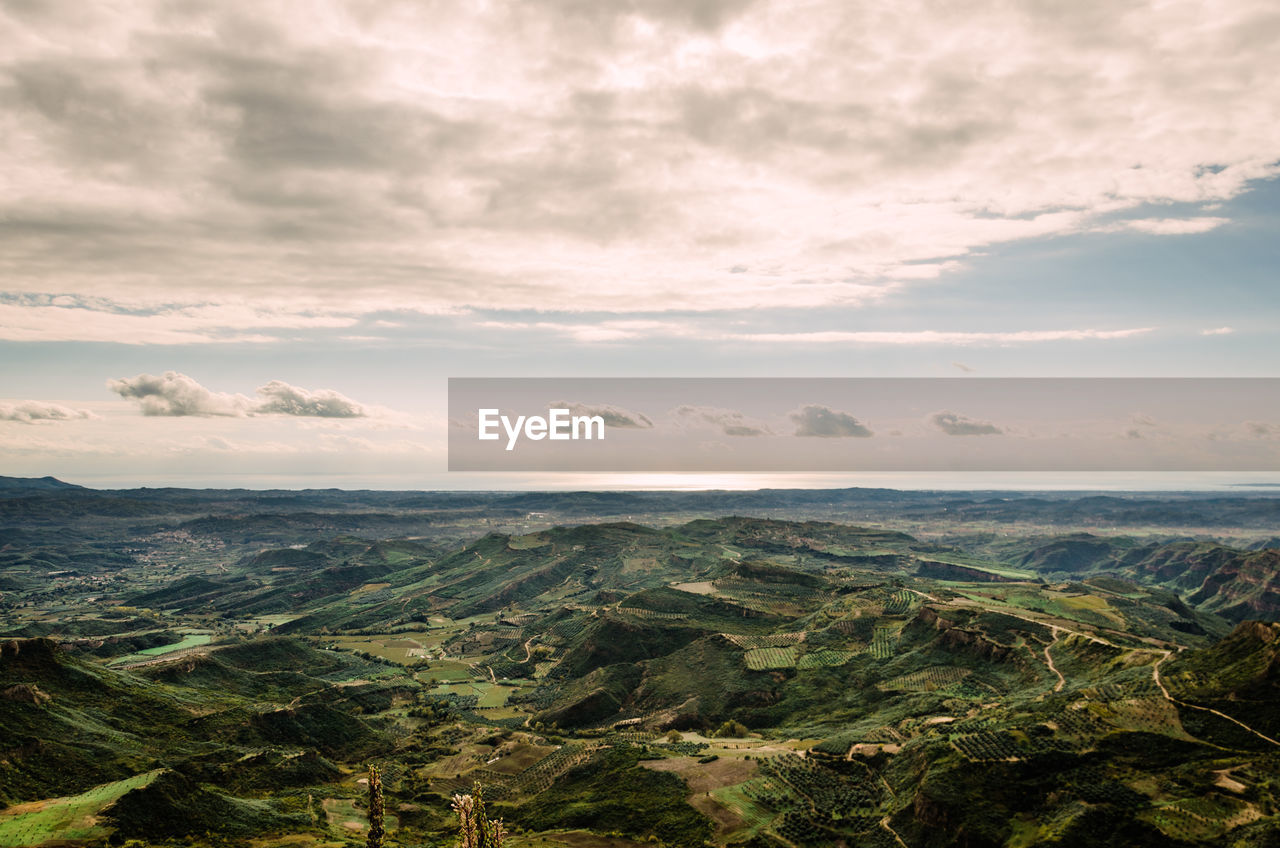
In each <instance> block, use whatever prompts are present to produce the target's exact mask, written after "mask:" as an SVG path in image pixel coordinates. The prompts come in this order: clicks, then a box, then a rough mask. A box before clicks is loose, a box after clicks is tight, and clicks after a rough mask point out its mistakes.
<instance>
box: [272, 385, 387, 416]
mask: <svg viewBox="0 0 1280 848" xmlns="http://www.w3.org/2000/svg"><path fill="white" fill-rule="evenodd" d="M258 394H259V395H261V396H262V401H261V402H260V403H258V404H257V405H256V406H254V407H253V414H255V415H297V416H302V417H310V418H364V417H365V416H367V415H368V413H367V412H366V410H365V408H364V407H363V406H361V405H360V404H358V403H356V402H355V401H353V400H352V399H351V398H349V397H347V396H345V395H342V394H339V393H338V392H335V391H333V390H332V389H319V390H318V391H314V392H309V391H307V390H306V389H300V388H298V387H297V386H291V385H289V384H288V383H283V382H281V381H279V380H272V381H271V382H270V383H267V384H266V385H265V386H261V387H259V389H258Z"/></svg>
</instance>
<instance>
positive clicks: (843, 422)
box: [787, 404, 872, 439]
mask: <svg viewBox="0 0 1280 848" xmlns="http://www.w3.org/2000/svg"><path fill="white" fill-rule="evenodd" d="M787 417H788V418H790V419H791V420H792V422H794V423H795V425H796V430H795V435H797V436H817V437H820V438H835V439H844V438H858V439H866V438H870V437H871V435H872V433H871V431H870V430H868V429H867V428H866V427H865V426H864V425H863V424H862V423H861V422H860V421H858V419H856V418H854V417H853V416H852V415H850V414H849V413H847V412H839V411H837V410H834V409H831V408H829V407H826V406H819V405H817V404H808V405H806V406H803V407H801V408H800V409H797V410H796V411H794V412H792V413H789V414H788V416H787Z"/></svg>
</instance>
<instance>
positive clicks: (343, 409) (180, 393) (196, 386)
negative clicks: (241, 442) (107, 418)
mask: <svg viewBox="0 0 1280 848" xmlns="http://www.w3.org/2000/svg"><path fill="white" fill-rule="evenodd" d="M107 388H108V389H110V390H111V391H113V392H115V393H116V394H118V395H120V397H122V398H126V399H129V400H135V401H137V402H138V406H139V407H140V408H141V410H142V414H143V415H156V416H174V417H181V416H225V417H233V418H242V417H247V416H251V415H292V416H298V417H306V418H362V417H365V416H366V415H368V411H367V410H366V408H365V407H363V406H361V405H360V404H358V403H356V402H355V401H353V400H351V399H350V398H348V397H346V396H345V395H342V394H339V393H338V392H335V391H332V390H330V389H320V390H318V391H314V392H312V391H308V390H306V389H302V388H298V387H297V386H291V385H289V384H288V383H284V382H281V381H280V380H272V381H271V382H269V383H267V384H266V385H264V386H261V387H259V388H258V390H257V394H258V399H257V400H254V399H252V398H248V397H245V396H244V395H242V394H230V393H227V392H215V391H212V390H210V389H208V388H206V387H204V386H202V385H201V384H200V383H198V382H196V381H195V380H194V379H192V378H191V377H188V376H187V375H186V374H180V373H178V372H176V371H166V372H165V373H164V374H162V375H160V376H156V375H153V374H139V375H138V376H136V377H126V378H123V379H120V380H108V381H107Z"/></svg>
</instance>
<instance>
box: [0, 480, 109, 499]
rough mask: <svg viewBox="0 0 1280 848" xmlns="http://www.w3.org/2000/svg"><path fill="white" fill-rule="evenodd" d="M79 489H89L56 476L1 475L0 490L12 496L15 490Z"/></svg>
mask: <svg viewBox="0 0 1280 848" xmlns="http://www.w3.org/2000/svg"><path fill="white" fill-rule="evenodd" d="M68 489H79V490H81V491H86V492H87V491H89V490H88V489H86V488H85V487H84V486H77V485H76V484H75V483H66V482H63V481H62V480H59V479H58V478H56V477H4V476H0V492H3V493H4V495H5V496H10V495H12V494H13V493H14V492H24V493H25V492H33V491H35V492H49V491H66V490H68Z"/></svg>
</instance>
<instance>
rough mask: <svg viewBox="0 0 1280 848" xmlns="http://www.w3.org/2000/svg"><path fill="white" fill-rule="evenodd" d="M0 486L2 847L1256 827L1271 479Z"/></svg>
mask: <svg viewBox="0 0 1280 848" xmlns="http://www.w3.org/2000/svg"><path fill="white" fill-rule="evenodd" d="M16 492H17V494H10V495H8V496H4V495H0V517H3V520H4V522H8V523H7V524H4V523H0V542H2V543H3V544H0V548H3V550H0V581H3V583H0V592H3V595H2V596H0V610H2V611H3V613H4V616H3V618H0V621H3V625H0V626H2V627H3V628H4V630H5V637H4V638H3V639H0V681H3V683H0V740H2V741H0V803H4V804H7V805H9V806H8V807H7V808H6V809H5V810H3V811H0V846H14V848H18V846H23V848H25V846H37V845H43V844H57V843H59V842H61V843H63V844H67V843H77V844H85V845H92V844H100V843H102V842H104V841H110V842H113V843H116V844H127V843H129V841H130V840H132V841H134V842H135V843H141V844H145V845H155V844H173V845H188V846H193V848H196V846H198V848H212V846H214V845H226V846H231V845H236V846H240V845H244V846H250V845H252V846H254V848H261V846H263V845H267V844H271V845H274V844H282V845H285V844H290V845H291V844H298V845H307V844H313V845H316V846H320V845H331V846H335V848H336V846H337V845H345V846H350V845H358V844H362V843H363V844H364V845H365V846H375V845H380V846H388V848H394V846H396V845H403V846H408V845H423V846H430V845H441V844H447V843H452V842H454V841H455V840H457V841H461V843H462V844H465V845H468V846H472V848H490V846H495V845H497V844H499V843H500V842H503V841H505V842H507V843H510V844H512V845H519V846H528V845H538V844H542V843H541V841H540V840H547V841H549V842H564V843H574V844H579V843H580V844H582V845H584V846H585V845H606V844H608V845H610V846H611V848H621V846H622V845H624V844H626V843H623V842H619V841H618V840H624V839H625V840H632V841H636V840H638V841H651V840H652V841H653V842H655V843H657V842H661V843H664V844H667V845H672V846H679V845H690V846H694V845H696V846H702V845H704V844H705V843H706V842H707V841H708V840H711V841H712V842H714V843H715V844H718V845H728V844H742V845H750V846H766V845H769V846H775V848H776V846H777V845H790V846H809V845H814V846H817V845H830V844H841V843H843V844H846V845H851V846H852V845H896V844H899V842H898V840H899V839H900V840H901V841H902V842H903V843H905V844H909V845H912V846H916V845H929V846H942V845H948V844H970V845H979V844H981V845H988V844H991V845H1005V844H1008V845H1033V844H1099V842H1098V840H1102V842H1101V844H1116V845H1121V844H1123V845H1146V844H1152V845H1154V844H1182V843H1185V844H1204V845H1212V844H1238V845H1241V846H1251V845H1264V844H1267V841H1268V840H1269V839H1271V838H1272V837H1273V836H1274V835H1275V828H1274V818H1275V814H1276V811H1277V809H1280V807H1278V806H1277V801H1276V798H1277V790H1278V788H1280V781H1277V779H1276V777H1275V775H1276V773H1277V771H1276V769H1277V765H1276V764H1277V760H1276V757H1277V756H1280V745H1276V744H1275V742H1274V740H1277V739H1280V718H1277V714H1276V711H1275V709H1274V704H1275V702H1276V699H1277V697H1280V691H1277V686H1278V685H1280V680H1278V679H1277V675H1278V674H1280V657H1278V656H1277V650H1280V625H1277V624H1275V623H1269V622H1267V621H1265V620H1263V619H1266V618H1275V617H1277V615H1276V613H1275V610H1276V609H1277V607H1276V606H1275V605H1274V599H1275V586H1276V584H1275V582H1274V579H1273V571H1272V570H1269V569H1271V566H1270V565H1269V564H1268V563H1270V562H1271V560H1270V559H1269V557H1270V556H1271V555H1270V554H1268V553H1267V551H1268V550H1271V548H1269V547H1267V545H1268V544H1270V543H1269V541H1268V540H1271V539H1273V538H1274V536H1275V534H1274V524H1275V518H1276V512H1275V507H1274V500H1273V499H1270V500H1268V499H1257V498H1254V499H1250V498H1224V499H1221V500H1214V501H1212V502H1208V501H1204V500H1195V501H1191V500H1187V499H1182V498H1177V497H1173V498H1165V499H1163V500H1160V501H1158V502H1157V501H1156V500H1153V499H1143V498H1130V497H1124V498H1084V497H1072V498H1068V497H1065V496H1056V495H1053V496H1046V497H1045V498H1043V499H1042V498H1030V497H1023V496H1016V495H1010V496H1009V497H1008V498H998V499H986V500H982V499H978V500H975V499H973V498H972V497H968V498H967V499H966V498H965V497H962V496H960V495H955V496H953V495H940V494H924V493H921V494H916V495H908V494H905V493H883V494H882V495H876V496H873V495H871V494H868V493H865V492H862V493H860V492H857V491H851V492H845V493H808V494H804V495H803V496H802V495H798V494H795V493H772V494H764V493H723V494H706V493H699V494H698V495H697V497H696V498H692V499H691V498H690V497H686V496H684V495H666V494H648V493H642V494H638V495H634V496H633V495H629V494H627V495H618V496H617V497H614V496H608V497H606V496H603V495H599V494H593V495H590V496H577V495H573V494H563V495H538V494H522V495H499V494H482V495H475V496H470V495H468V496H458V495H433V494H415V493H408V494H406V493H337V492H317V493H251V494H245V493H240V494H235V493H217V492H209V493H189V492H172V491H171V492H159V491H157V492H147V493H142V492H139V493H123V494H115V495H111V496H109V497H108V496H105V495H100V494H99V493H94V492H92V491H81V490H63V489H58V488H51V489H43V490H41V491H40V492H37V493H33V492H25V491H24V490H21V489H18V490H16ZM73 498H74V499H76V500H75V502H74V505H73V502H72V500H71V499H73ZM73 506H74V508H73ZM855 507H856V510H857V512H858V514H859V515H866V516H868V520H869V521H879V522H881V523H883V524H885V525H886V526H891V527H892V529H884V528H880V527H873V528H858V527H849V526H845V525H842V524H837V523H831V521H830V520H829V519H831V518H832V517H835V516H843V515H848V514H850V513H851V511H852V510H853V509H854V508H855ZM766 510H767V511H768V512H770V513H772V514H787V515H790V516H792V517H793V518H794V519H795V520H791V521H784V520H778V519H776V518H771V519H762V518H753V517H749V516H743V517H737V518H717V519H708V518H704V517H700V514H701V513H703V512H729V511H739V512H747V513H751V512H756V513H759V512H763V511H766ZM610 511H613V512H610ZM531 513H546V515H538V516H534V517H530V514H531ZM602 515H603V516H605V517H617V518H621V517H625V516H627V515H633V516H645V517H646V520H649V519H652V523H654V524H655V525H656V526H655V527H647V526H642V525H640V524H637V523H634V522H632V521H622V520H617V521H607V520H606V521H599V520H597V519H599V518H600V517H601V516H602ZM1179 515H1182V516H1184V517H1185V518H1186V520H1187V521H1191V520H1192V519H1194V522H1195V524H1194V527H1193V528H1191V529H1188V528H1186V527H1181V526H1178V527H1175V526H1174V525H1172V524H1168V523H1164V524H1162V523H1161V522H1162V521H1165V522H1167V521H1170V520H1172V518H1171V517H1177V516H1179ZM1101 517H1108V518H1107V520H1114V521H1117V522H1120V521H1125V522H1131V524H1130V526H1128V527H1126V528H1117V532H1116V533H1109V534H1108V535H1107V536H1105V537H1104V536H1098V535H1085V534H1082V533H1079V532H1076V531H1077V530H1079V529H1080V528H1079V527H1078V526H1077V524H1078V523H1079V522H1084V521H1087V522H1090V523H1097V522H1098V521H1101V520H1103V519H1102V518H1101ZM587 520H593V521H595V523H583V522H584V521H587ZM1072 522H1077V523H1076V524H1073V523H1072ZM1134 522H1144V524H1143V525H1142V526H1136V524H1133V523H1134ZM1217 522H1222V523H1217ZM1226 522H1231V523H1230V524H1229V526H1228V524H1227V523H1226ZM1206 527H1209V528H1213V527H1218V528H1219V531H1215V532H1220V534H1221V538H1217V539H1203V538H1202V539H1192V540H1190V541H1189V540H1188V539H1189V538H1190V536H1191V535H1192V534H1193V533H1203V532H1204V528H1206ZM1250 527H1254V528H1256V536H1257V538H1256V539H1255V538H1254V537H1253V536H1251V535H1250V533H1251V532H1254V531H1250V530H1248V529H1247V528H1250ZM1152 528H1167V532H1166V531H1165V530H1153V529H1152ZM1242 528H1244V529H1242ZM1119 529H1124V531H1125V532H1126V533H1128V534H1129V535H1128V536H1123V537H1122V536H1120V535H1118V530H1119ZM907 531H910V532H907ZM997 531H998V532H997ZM1174 535H1181V536H1185V537H1187V538H1179V539H1174V538H1167V537H1171V536H1174ZM407 536H413V537H414V538H413V539H412V540H410V539H406V538H398V537H407ZM1254 545H1258V546H1259V547H1257V548H1256V549H1255V548H1254V547H1253V546H1254ZM1242 618H1243V619H1245V620H1243V621H1241V620H1239V619H1242ZM195 637H199V638H195ZM156 649H158V650H156ZM748 728H750V730H748ZM370 762H377V763H378V767H377V768H376V769H374V770H369V771H368V778H367V780H368V785H367V786H365V785H363V784H361V783H360V782H359V780H358V778H359V776H360V775H362V774H364V773H365V772H366V770H367V769H368V763H370ZM481 784H482V785H483V787H484V791H483V793H481V791H480V788H479V787H480V785H481ZM464 798H466V799H470V800H469V801H466V802H464V801H463V800H462V799H464ZM486 806H487V809H486ZM504 821H505V822H510V823H511V824H510V826H511V828H512V831H513V833H512V834H510V835H507V834H506V827H507V825H505V824H503V822H504ZM579 830H585V831H589V833H573V834H569V833H567V832H568V831H579ZM1099 834H1102V836H1099ZM468 840H470V841H468ZM1091 840H1092V841H1091Z"/></svg>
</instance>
